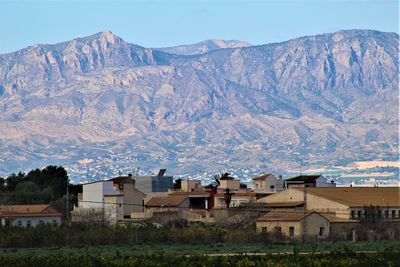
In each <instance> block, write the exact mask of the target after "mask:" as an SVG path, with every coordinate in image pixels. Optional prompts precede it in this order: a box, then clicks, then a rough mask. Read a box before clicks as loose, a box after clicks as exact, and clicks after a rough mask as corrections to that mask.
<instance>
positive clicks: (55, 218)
mask: <svg viewBox="0 0 400 267" xmlns="http://www.w3.org/2000/svg"><path fill="white" fill-rule="evenodd" d="M61 217H62V214H61V213H60V212H58V211H56V210H55V209H54V208H52V207H51V206H50V205H49V204H43V205H1V206H0V222H1V225H2V226H21V227H31V226H32V227H33V226H36V225H39V224H51V225H59V224H61Z"/></svg>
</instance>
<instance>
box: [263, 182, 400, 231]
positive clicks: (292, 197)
mask: <svg viewBox="0 0 400 267" xmlns="http://www.w3.org/2000/svg"><path fill="white" fill-rule="evenodd" d="M257 202H258V203H263V204H265V205H266V206H278V205H283V203H285V204H286V205H288V206H290V205H291V206H295V205H297V207H299V208H302V209H303V210H304V211H305V210H306V211H307V212H313V211H315V212H318V213H319V214H320V215H321V216H323V217H324V218H326V219H327V220H328V221H329V227H330V230H329V232H330V235H331V236H335V237H343V236H344V237H345V238H348V237H349V236H350V232H351V231H352V230H353V229H355V228H357V227H358V226H359V225H360V220H362V219H363V218H364V217H365V209H366V207H368V206H371V205H372V206H374V207H376V209H377V217H379V218H382V219H383V220H385V221H387V222H393V224H396V225H397V222H398V221H399V219H400V188H399V187H382V188H374V187H335V188H327V187H325V188H317V187H314V188H311V187H309V188H292V189H288V190H285V191H282V192H279V193H276V194H273V195H270V196H267V197H264V198H260V199H259V200H257ZM301 202H303V203H302V206H298V203H301ZM299 208H298V209H299ZM293 210H294V209H293Z"/></svg>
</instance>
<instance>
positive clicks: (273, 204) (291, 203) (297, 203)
mask: <svg viewBox="0 0 400 267" xmlns="http://www.w3.org/2000/svg"><path fill="white" fill-rule="evenodd" d="M262 204H263V206H266V207H298V206H301V205H303V204H304V201H287V202H269V203H262Z"/></svg>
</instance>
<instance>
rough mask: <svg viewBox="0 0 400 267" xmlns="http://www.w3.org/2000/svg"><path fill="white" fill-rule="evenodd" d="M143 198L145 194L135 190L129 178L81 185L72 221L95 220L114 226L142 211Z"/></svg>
mask: <svg viewBox="0 0 400 267" xmlns="http://www.w3.org/2000/svg"><path fill="white" fill-rule="evenodd" d="M145 197H146V194H144V193H143V192H141V191H139V190H137V189H136V188H135V181H134V180H133V179H132V177H131V176H119V177H116V178H112V179H109V180H102V181H96V182H92V183H87V184H83V185H82V195H81V197H80V198H79V200H78V206H76V207H74V211H73V213H72V215H73V218H72V219H73V220H75V221H80V220H83V221H85V220H92V219H94V218H96V220H105V221H107V222H109V223H112V224H114V223H116V222H118V221H120V220H123V219H124V218H130V215H131V213H132V212H141V211H143V208H144V198H145ZM88 217H92V218H88Z"/></svg>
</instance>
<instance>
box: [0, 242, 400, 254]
mask: <svg viewBox="0 0 400 267" xmlns="http://www.w3.org/2000/svg"><path fill="white" fill-rule="evenodd" d="M333 250H352V251H394V252H400V241H380V242H373V243H368V242H357V243H350V242H336V243H331V242H320V243H305V244H301V243H298V244H288V245H284V244H282V245H280V244H262V243H258V244H197V245H176V244H172V245H170V244H155V245H151V244H144V245H125V246H117V245H115V246H99V247H81V248H68V247H62V248H55V247H52V248H33V249H28V248H24V249H3V250H0V256H5V257H19V256H34V255H49V254H54V255H55V254H57V255H60V254H61V255H79V254H82V253H85V254H89V255H92V256H99V255H101V256H116V255H118V256H119V255H121V256H135V255H149V254H162V253H164V254H171V255H201V254H214V253H216V254H222V253H234V254H242V253H292V252H294V251H296V252H329V251H333Z"/></svg>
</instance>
